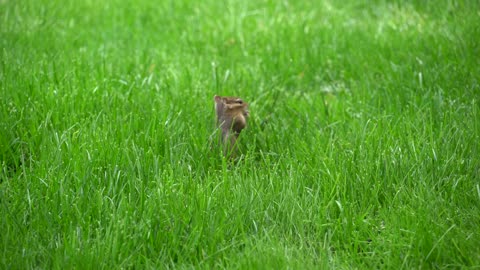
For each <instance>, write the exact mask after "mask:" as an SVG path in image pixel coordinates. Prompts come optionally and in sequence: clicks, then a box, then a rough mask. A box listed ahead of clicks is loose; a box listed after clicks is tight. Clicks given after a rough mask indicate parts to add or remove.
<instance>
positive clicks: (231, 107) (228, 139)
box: [214, 95, 249, 154]
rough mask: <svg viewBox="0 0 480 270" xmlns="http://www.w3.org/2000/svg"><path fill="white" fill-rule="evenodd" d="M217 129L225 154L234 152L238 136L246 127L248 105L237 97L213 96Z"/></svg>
mask: <svg viewBox="0 0 480 270" xmlns="http://www.w3.org/2000/svg"><path fill="white" fill-rule="evenodd" d="M214 100H215V112H216V114H217V127H218V128H220V130H221V132H222V143H223V145H224V150H225V151H224V152H225V154H227V153H231V154H233V153H234V152H235V144H236V142H237V138H238V135H240V132H241V131H242V130H243V129H244V128H245V127H246V126H247V118H248V115H249V112H248V103H246V102H245V101H243V100H242V99H240V98H238V97H221V96H217V95H216V96H215V97H214Z"/></svg>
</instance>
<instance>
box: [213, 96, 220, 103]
mask: <svg viewBox="0 0 480 270" xmlns="http://www.w3.org/2000/svg"><path fill="white" fill-rule="evenodd" d="M214 99H215V102H216V103H220V102H221V101H222V98H221V97H220V96H217V95H215V97H214Z"/></svg>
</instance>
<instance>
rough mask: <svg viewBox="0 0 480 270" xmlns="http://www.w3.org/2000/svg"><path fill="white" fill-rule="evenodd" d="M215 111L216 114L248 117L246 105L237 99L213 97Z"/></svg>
mask: <svg viewBox="0 0 480 270" xmlns="http://www.w3.org/2000/svg"><path fill="white" fill-rule="evenodd" d="M214 99H215V109H216V111H217V114H220V113H224V114H239V113H240V114H242V115H243V116H245V117H248V115H249V113H248V103H246V102H245V101H243V100H242V99H241V98H238V97H221V96H217V95H215V97H214Z"/></svg>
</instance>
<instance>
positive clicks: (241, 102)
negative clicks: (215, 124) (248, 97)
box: [235, 99, 243, 104]
mask: <svg viewBox="0 0 480 270" xmlns="http://www.w3.org/2000/svg"><path fill="white" fill-rule="evenodd" d="M235 103H238V104H243V100H241V99H237V100H236V101H235Z"/></svg>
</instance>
